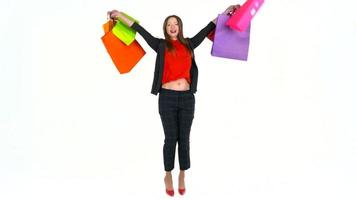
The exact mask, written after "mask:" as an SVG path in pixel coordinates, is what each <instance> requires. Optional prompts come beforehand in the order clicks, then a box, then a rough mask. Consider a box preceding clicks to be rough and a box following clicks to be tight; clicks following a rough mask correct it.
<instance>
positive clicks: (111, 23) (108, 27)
mask: <svg viewBox="0 0 356 200" xmlns="http://www.w3.org/2000/svg"><path fill="white" fill-rule="evenodd" d="M114 26H115V22H114V20H109V21H107V22H106V23H105V24H103V29H104V33H107V32H109V31H111V30H112V29H113V28H114Z"/></svg>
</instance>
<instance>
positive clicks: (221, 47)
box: [211, 14, 250, 61]
mask: <svg viewBox="0 0 356 200" xmlns="http://www.w3.org/2000/svg"><path fill="white" fill-rule="evenodd" d="M229 18H230V16H229V15H225V14H220V15H219V16H218V20H217V23H216V28H215V36H214V41H213V46H212V49H211V55H213V56H217V57H223V58H231V59H237V60H244V61H246V60H247V57H248V49H249V45H250V26H248V27H247V29H246V30H245V31H243V32H239V31H236V30H234V29H231V28H230V27H229V26H226V22H227V20H229Z"/></svg>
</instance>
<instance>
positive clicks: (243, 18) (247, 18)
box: [226, 0, 264, 31]
mask: <svg viewBox="0 0 356 200" xmlns="http://www.w3.org/2000/svg"><path fill="white" fill-rule="evenodd" d="M263 2H264V0H247V1H246V2H245V3H244V4H243V5H242V6H241V8H239V9H238V10H236V12H235V13H234V14H233V15H232V16H231V18H230V19H229V20H228V21H227V23H226V25H228V26H230V27H231V28H233V29H235V30H237V31H244V30H246V28H247V27H248V26H249V24H250V23H251V20H252V18H253V17H254V16H255V14H256V13H257V11H258V10H259V9H260V7H261V6H262V4H263Z"/></svg>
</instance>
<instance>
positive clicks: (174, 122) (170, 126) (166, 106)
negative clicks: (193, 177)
mask: <svg viewBox="0 0 356 200" xmlns="http://www.w3.org/2000/svg"><path fill="white" fill-rule="evenodd" d="M158 101H159V113H160V116H161V121H162V125H163V130H164V136H165V138H164V145H163V161H164V169H165V171H166V172H170V171H171V170H173V168H174V159H175V151H176V144H177V140H178V112H177V111H178V110H177V106H176V104H177V96H175V95H172V94H160V95H159V100H158Z"/></svg>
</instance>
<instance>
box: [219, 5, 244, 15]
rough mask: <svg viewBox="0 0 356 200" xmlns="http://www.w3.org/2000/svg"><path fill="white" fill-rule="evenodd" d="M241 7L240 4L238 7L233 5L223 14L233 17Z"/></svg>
mask: <svg viewBox="0 0 356 200" xmlns="http://www.w3.org/2000/svg"><path fill="white" fill-rule="evenodd" d="M240 7H241V6H240V5H239V4H237V5H231V6H229V7H228V8H227V9H226V10H225V11H224V12H223V14H225V15H232V14H233V13H234V12H235V10H236V9H239V8H240Z"/></svg>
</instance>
